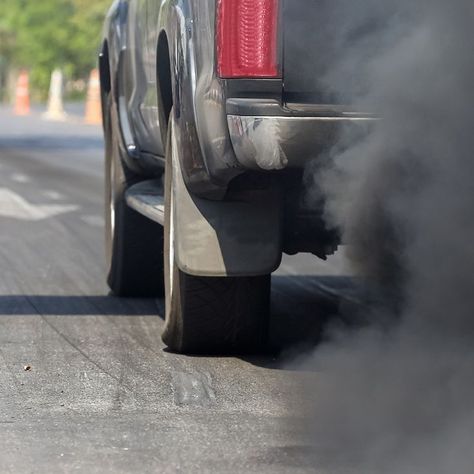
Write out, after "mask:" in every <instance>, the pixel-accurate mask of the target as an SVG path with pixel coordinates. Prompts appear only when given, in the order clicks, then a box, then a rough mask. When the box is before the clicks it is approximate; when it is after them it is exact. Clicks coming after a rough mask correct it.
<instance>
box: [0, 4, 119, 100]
mask: <svg viewBox="0 0 474 474" xmlns="http://www.w3.org/2000/svg"><path fill="white" fill-rule="evenodd" d="M110 4H111V0H0V90H1V94H2V97H3V98H4V99H5V98H6V97H7V95H8V89H9V82H10V83H11V81H12V77H14V76H15V74H16V72H17V71H19V70H21V69H27V70H28V71H29V72H30V78H31V86H32V92H33V97H34V98H35V99H36V100H42V99H44V98H45V97H46V95H47V91H48V86H49V81H50V76H51V72H52V71H53V70H54V69H55V68H60V69H61V70H62V71H63V72H64V74H65V75H66V77H67V78H68V81H69V82H68V84H69V87H68V93H69V95H70V96H72V97H74V96H80V95H81V94H82V85H83V84H84V82H85V81H86V80H87V77H88V75H89V73H90V70H91V69H92V68H93V67H94V66H95V65H96V62H97V50H98V46H99V39H100V33H101V29H102V23H103V21H104V17H105V14H106V12H107V9H108V7H109V5H110Z"/></svg>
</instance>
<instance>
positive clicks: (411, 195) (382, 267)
mask: <svg viewBox="0 0 474 474" xmlns="http://www.w3.org/2000/svg"><path fill="white" fill-rule="evenodd" d="M308 3H309V2H308ZM314 6H315V8H316V9H317V8H321V9H322V10H321V11H323V12H324V14H322V15H320V16H319V17H318V18H319V19H318V21H317V22H318V25H316V27H315V30H317V32H315V33H314V37H313V38H305V44H306V45H307V44H308V43H307V42H308V40H309V39H312V40H313V41H314V44H321V39H322V38H325V42H324V44H325V53H324V54H322V55H321V56H319V59H318V61H319V63H318V65H319V66H320V67H319V68H317V69H315V70H314V71H316V72H314V71H313V75H317V76H318V77H317V87H318V88H319V89H320V90H323V91H324V92H323V93H322V96H324V97H332V98H334V97H337V98H339V100H340V101H341V102H344V101H346V100H347V99H348V98H350V99H351V103H352V104H354V108H357V109H358V110H366V111H373V112H375V113H376V114H378V115H379V116H380V117H382V118H381V119H380V120H378V121H375V122H374V123H373V124H372V126H371V128H370V131H369V132H368V133H363V134H360V133H357V134H354V133H353V132H352V131H350V130H347V131H345V132H343V133H342V135H341V139H340V140H339V142H338V144H337V146H336V147H334V148H333V149H332V150H331V152H330V153H329V156H328V157H326V159H324V160H323V159H321V157H319V158H318V159H317V160H316V161H315V163H313V165H312V166H311V167H309V169H308V170H307V174H308V177H309V178H310V180H312V186H311V196H312V197H313V198H314V199H315V201H318V200H319V199H320V197H321V195H322V196H324V198H325V201H326V206H325V215H326V219H327V221H328V223H329V225H330V226H332V227H335V228H337V229H339V230H340V231H341V232H342V235H343V239H344V241H345V242H348V243H349V244H350V246H349V256H350V259H351V261H352V263H353V265H354V268H355V269H356V270H357V272H358V273H359V274H360V275H361V276H363V277H367V278H368V279H370V281H372V282H375V288H376V289H377V294H378V295H379V296H380V298H379V301H378V302H377V304H375V305H373V307H371V308H370V309H369V310H367V312H368V315H367V317H368V319H369V321H370V324H369V325H366V326H364V327H363V328H360V329H358V330H356V331H354V330H351V331H349V330H340V329H335V328H332V329H330V330H329V333H328V336H327V342H325V343H324V344H322V345H321V346H320V347H319V348H318V349H317V350H316V351H315V353H314V354H312V355H311V356H305V357H304V359H303V360H299V361H297V363H296V364H297V366H298V367H299V368H301V367H303V368H304V369H308V370H310V371H312V372H315V376H314V377H312V378H311V379H312V380H313V381H312V382H310V383H308V385H307V386H306V387H305V388H306V391H307V394H309V395H310V396H311V397H312V398H313V400H314V403H312V408H311V409H310V410H309V411H310V413H306V414H305V416H306V418H307V419H309V420H311V421H310V422H309V423H308V426H307V430H308V437H309V442H310V443H311V445H312V446H314V450H315V459H316V461H315V467H318V468H322V467H324V468H326V469H327V472H331V473H333V472H334V473H335V472H353V473H361V474H362V473H363V474H368V473H372V472H374V473H382V472H383V473H385V474H387V473H388V474H402V473H403V474H409V473H414V474H424V473H427V474H428V473H430V474H437V473H440V474H441V473H456V474H464V473H466V474H467V473H472V472H474V450H473V449H471V444H472V440H473V439H474V277H473V270H474V244H473V242H474V127H473V119H472V114H473V111H474V54H473V46H474V27H473V23H474V3H473V2H472V0H451V1H449V2H447V1H446V0H399V1H393V0H359V1H357V2H355V1H353V0H351V1H349V0H346V1H344V0H333V1H331V2H329V1H321V2H314ZM300 7H301V8H304V6H303V5H301V3H300ZM335 25H337V26H335ZM297 36H298V35H297V32H296V31H295V41H296V42H297V41H300V40H302V38H297ZM316 49H317V48H316ZM311 54H312V55H314V57H318V51H317V50H315V51H314V52H312V53H311ZM309 64H311V61H308V65H309ZM321 163H324V166H322V165H321Z"/></svg>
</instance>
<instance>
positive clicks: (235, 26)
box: [217, 0, 280, 78]
mask: <svg viewBox="0 0 474 474" xmlns="http://www.w3.org/2000/svg"><path fill="white" fill-rule="evenodd" d="M217 69H218V73H219V76H220V77H223V78H239V77H241V78H249V77H250V78H251V77H261V78H264V77H278V76H279V74H280V71H279V68H278V0H217Z"/></svg>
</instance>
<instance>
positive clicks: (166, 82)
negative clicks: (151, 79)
mask: <svg viewBox="0 0 474 474" xmlns="http://www.w3.org/2000/svg"><path fill="white" fill-rule="evenodd" d="M156 64H157V66H156V67H157V71H156V75H157V83H158V109H161V111H160V113H163V114H164V119H165V123H166V124H167V123H168V121H169V117H170V113H171V109H172V107H173V87H172V83H171V58H170V50H169V44H168V37H167V36H166V33H164V32H162V33H161V34H160V37H159V39H158V50H157V61H156Z"/></svg>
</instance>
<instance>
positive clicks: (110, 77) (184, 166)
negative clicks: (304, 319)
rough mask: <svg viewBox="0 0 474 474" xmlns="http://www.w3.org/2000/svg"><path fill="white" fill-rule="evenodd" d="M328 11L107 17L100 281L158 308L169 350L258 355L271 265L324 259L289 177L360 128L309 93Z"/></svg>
mask: <svg viewBox="0 0 474 474" xmlns="http://www.w3.org/2000/svg"><path fill="white" fill-rule="evenodd" d="M329 4H331V2H328V1H327V0H314V1H312V0H116V1H115V2H114V4H113V5H112V7H111V9H110V12H109V14H108V16H107V20H106V23H105V28H104V35H103V41H102V45H101V50H100V57H99V66H100V77H101V91H102V104H103V122H104V132H105V140H106V168H105V170H106V184H105V188H106V254H107V265H108V283H109V286H110V288H111V290H112V292H113V294H115V295H117V296H125V297H139V296H152V297H163V296H164V299H165V307H166V311H165V312H166V321H165V329H164V334H163V340H164V342H165V343H166V345H167V346H168V347H169V348H170V350H173V351H177V352H185V353H212V352H216V351H219V352H225V353H229V352H247V351H259V350H261V349H263V348H264V347H265V345H266V338H267V334H268V327H269V304H270V282H271V274H272V272H274V271H275V270H276V269H277V268H278V267H279V265H280V262H281V257H282V254H283V253H287V254H296V253H298V252H306V253H312V254H315V255H317V256H319V257H321V258H326V256H328V255H330V254H332V253H333V252H334V251H335V249H336V248H337V246H338V245H339V236H338V233H337V232H335V231H334V230H332V229H328V228H327V226H326V225H325V222H324V218H323V213H322V209H321V206H314V205H313V206H309V205H308V200H307V199H306V198H305V193H306V186H305V183H306V180H305V166H306V164H307V163H308V162H309V161H310V160H317V159H318V157H320V156H323V155H324V154H325V153H326V152H327V150H329V149H330V148H331V147H332V146H333V145H334V144H335V143H336V141H337V138H338V134H339V133H340V130H341V128H344V127H346V126H356V127H357V126H358V125H356V124H357V123H361V122H364V121H366V120H368V119H369V117H368V116H367V115H364V114H362V113H357V112H356V111H354V110H353V108H351V107H349V106H346V105H344V103H345V102H344V101H341V99H340V97H339V98H337V97H334V95H333V94H331V93H330V91H329V92H328V91H327V90H326V89H325V88H324V87H322V86H321V84H320V81H319V80H318V78H319V77H322V75H323V74H324V69H325V67H327V63H328V57H329V56H330V51H328V50H327V47H326V44H325V41H326V40H325V37H324V34H325V32H329V31H330V32H332V33H331V34H334V28H332V29H330V28H327V27H326V26H327V25H325V23H324V12H325V11H327V10H328V9H329V7H328V5H329ZM315 28H316V29H320V33H319V34H317V35H315V34H314V30H315ZM294 32H298V34H297V35H296V36H297V38H296V37H295V35H294ZM336 33H337V29H336ZM328 34H329V33H328ZM305 35H306V36H307V37H308V38H309V37H311V38H312V40H311V44H305V43H304V41H301V38H305Z"/></svg>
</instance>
